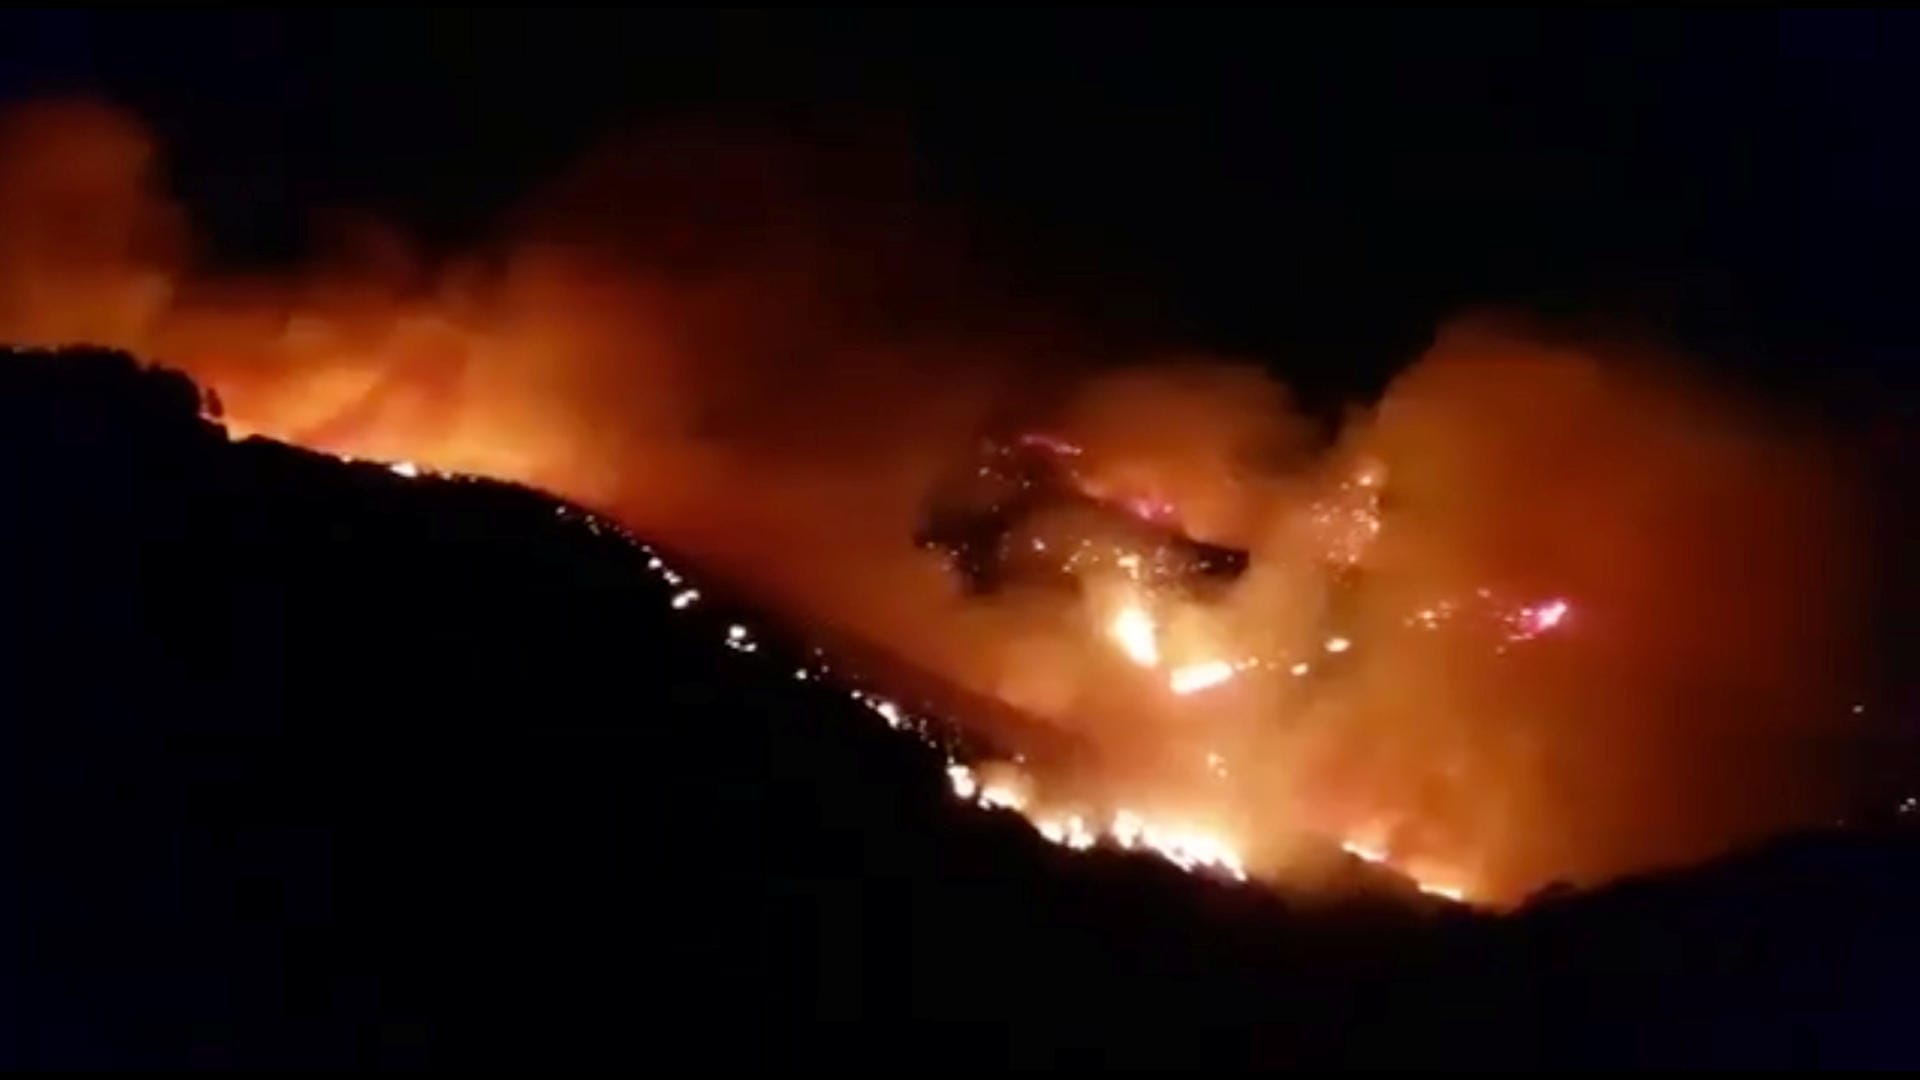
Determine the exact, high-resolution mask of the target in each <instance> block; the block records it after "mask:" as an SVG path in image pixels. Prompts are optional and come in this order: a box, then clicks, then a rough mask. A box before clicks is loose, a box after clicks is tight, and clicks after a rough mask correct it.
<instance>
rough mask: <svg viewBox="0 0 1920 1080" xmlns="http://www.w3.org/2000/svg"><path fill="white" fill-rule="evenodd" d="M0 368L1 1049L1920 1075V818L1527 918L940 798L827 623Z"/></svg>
mask: <svg viewBox="0 0 1920 1080" xmlns="http://www.w3.org/2000/svg"><path fill="white" fill-rule="evenodd" d="M199 408H200V402H199V400H198V398H197V395H196V393H195V391H194V389H193V388H192V386H191V385H189V384H187V383H186V382H184V380H180V379H178V378H177V377H172V376H167V375H163V374H156V373H151V372H141V371H139V370H137V369H136V368H135V367H134V365H133V364H132V362H131V361H128V360H126V359H124V358H119V357H114V356H110V355H94V354H90V355H78V356H76V355H67V356H59V357H55V356H50V355H45V354H16V355H10V356H7V357H5V358H4V361H3V362H0V412H3V413H4V414H5V415H4V416H3V417H0V484H3V485H4V489H5V498H6V504H7V506H8V509H9V514H8V518H7V526H6V528H5V529H4V530H0V537H3V539H0V543H4V544H5V545H6V551H5V552H4V556H5V557H4V558H0V575H3V580H4V582H5V597H6V602H5V604H4V605H0V613H3V614H0V620H3V621H0V626H4V630H5V648H4V649H0V657H4V659H0V664H3V665H4V670H0V694H4V695H5V703H4V710H3V711H0V715H4V717H5V731H6V738H7V745H6V753H5V760H6V763H7V766H6V767H7V768H8V769H9V770H10V772H9V775H8V778H7V779H8V789H9V793H10V796H11V799H10V803H9V807H10V810H11V813H10V814H9V817H8V828H7V829H6V831H5V834H4V835H5V836H6V841H7V854H8V856H9V858H8V870H9V873H10V878H11V880H10V881H9V883H8V884H9V889H8V892H9V894H10V897H11V900H10V902H11V903H12V904H13V905H14V913H13V914H14V917H15V918H14V922H15V925H16V926H17V928H18V933H17V934H16V936H14V937H13V938H12V939H11V940H10V941H9V942H8V944H9V946H10V951H9V956H8V958H7V963H5V964H4V965H0V972H4V975H0V978H4V980H5V983H4V985H5V997H6V1000H7V1002H8V1018H7V1023H6V1027H5V1030H4V1032H0V1035H3V1036H4V1050H5V1056H6V1059H7V1060H8V1061H9V1062H10V1063H22V1064H32V1063H39V1064H60V1065H75V1064H216V1063H244V1064H275V1063H280V1064H347V1063H363V1062H371V1063H401V1064H404V1063H446V1064H462V1063H466V1064H492V1063H499V1062H503V1061H514V1060H519V1061H525V1062H528V1063H532V1062H543V1063H544V1062H552V1061H555V1060H566V1059H575V1058H577V1059H582V1060H621V1061H629V1062H650V1061H655V1060H659V1059H661V1058H662V1057H663V1056H670V1055H674V1054H677V1053H679V1052H682V1051H686V1052H691V1053H695V1054H697V1055H699V1060H702V1061H706V1062H714V1061H722V1060H746V1061H781V1062H786V1061H792V1060H796V1059H805V1058H820V1059H833V1060H846V1059H868V1060H874V1059H879V1060H899V1061H924V1060H929V1059H931V1060H937V1061H940V1062H942V1063H948V1062H958V1061H970V1062H979V1063H999V1062H1006V1061H1026V1062H1032V1061H1046V1062H1057V1061H1095V1062H1098V1061H1108V1062H1139V1061H1164V1062H1206V1061H1216V1062H1223V1063H1224V1062H1245V1061H1253V1062H1262V1063H1297V1062H1308V1061H1315V1060H1323V1061H1333V1062H1346V1063H1389V1062H1395V1061H1435V1060H1449V1061H1463V1062H1464V1061H1483V1062H1494V1063H1520V1062H1527V1061H1533V1060H1539V1059H1556V1060H1575V1061H1582V1060H1624V1061H1645V1060H1673V1059H1680V1060H1709V1061H1721V1060H1728V1059H1735V1058H1738V1059H1752V1060H1759V1061H1768V1062H1775V1061H1782V1060H1819V1061H1843V1060H1856V1061H1870V1062H1886V1061H1908V1062H1911V1061H1913V1060H1915V1059H1916V1057H1920V1053H1916V1048H1915V1044H1914V1042H1913V1041H1912V1040H1911V1037H1910V1036H1909V1035H1908V1034H1907V1032H1905V1031H1904V1030H1903V1029H1902V1028H1901V1026H1900V1025H1901V1023H1902V1011H1901V1010H1900V1008H1899V1003H1900V1002H1901V1001H1902V1000H1904V998H1903V992H1902V989H1901V988H1902V986H1903V984H1904V983H1905V981H1906V977H1907V973H1908V972H1909V971H1911V970H1912V969H1913V962H1914V961H1915V960H1916V959H1920V943H1917V941H1916V931H1914V930H1913V929H1912V928H1911V926H1910V923H1909V920H1908V917H1907V912H1910V911H1911V910H1912V909H1913V903H1914V901H1915V900H1920V868H1917V867H1920V859H1917V858H1916V849H1915V845H1914V844H1913V842H1912V841H1911V839H1910V838H1902V837H1901V836H1899V835H1897V834H1887V835H1883V836H1875V837H1854V838H1830V839H1814V840H1809V841H1805V842H1802V843H1800V844H1798V845H1792V846H1788V847H1786V848H1783V849H1782V850H1780V851H1777V852H1772V853H1762V854H1758V855H1755V856H1753V857H1751V858H1748V859H1745V860H1739V861H1734V862H1731V863H1728V864H1726V865H1724V866H1721V867H1717V868H1710V869H1707V870H1703V871H1700V872H1698V873H1696V874H1692V875H1685V876H1681V877H1678V878H1675V879H1672V880H1668V881H1661V882H1648V883H1642V884H1639V885H1633V886H1627V887H1623V888H1620V889H1618V890H1614V891H1612V892H1610V893H1607V894H1602V895H1598V896H1593V897H1582V898H1572V899H1561V900H1557V901H1554V902H1551V903H1544V904H1542V905H1540V906H1539V907H1537V908H1536V909H1535V910H1531V911H1529V912H1526V913H1523V914H1522V915H1520V916H1517V917H1514V918H1510V919H1502V920H1496V919H1489V918H1481V917H1476V916H1473V915H1470V914H1468V913H1466V912H1464V911H1458V910H1452V911H1449V910H1446V909H1437V910H1436V909H1433V908H1427V909H1413V908H1408V907H1403V906H1401V905H1400V904H1399V903H1397V902H1394V901H1387V900H1382V901H1368V902H1361V901H1357V900H1356V901H1354V902H1352V903H1349V904H1345V905H1342V906H1340V907H1338V908H1335V909H1328V908H1325V907H1319V908H1314V909H1311V910H1307V909H1300V908H1290V907H1289V906H1287V905H1286V904H1283V903H1282V902H1281V901H1279V900H1277V899H1275V898H1273V897H1272V896H1270V895H1268V894H1266V893H1264V892H1262V891H1261V890H1258V889H1255V888H1242V887H1233V886H1230V885H1227V884H1224V883H1217V882H1209V881H1205V880H1201V879H1195V878H1191V877H1187V876H1185V875H1182V874H1180V873H1178V872H1177V871H1175V870H1173V869H1172V868H1170V867H1167V866H1165V865H1162V864H1158V863H1154V862H1152V861H1150V860H1147V859H1143V858H1135V857H1125V858H1123V857H1120V856H1117V855H1106V854H1099V853H1095V854H1093V855H1091V856H1074V855H1069V854H1067V853H1064V852H1061V851H1059V850H1057V849H1054V848H1050V847H1048V846H1047V845H1045V844H1043V843H1041V842H1040V841H1039V840H1038V839H1037V838H1035V837H1034V835H1033V834H1032V833H1031V832H1030V831H1029V830H1028V829H1027V828H1026V827H1025V826H1024V824H1021V823H1019V822H1018V821H1017V820H1015V819H1013V818H1011V817H1009V816H1007V815H993V814H983V813H979V812H976V811H973V810H971V809H966V808H962V807H960V806H958V805H957V804H956V803H954V802H953V801H952V800H951V799H950V798H949V797H948V795H947V793H946V791H945V787H944V784H943V781H942V778H941V776H940V771H939V768H938V766H939V764H940V760H939V758H938V756H937V755H936V754H935V753H934V751H933V750H932V749H931V748H929V747H928V746H926V745H925V744H924V743H922V742H920V741H916V740H914V739H912V738H908V737H903V736H901V735H899V734H896V733H894V732H890V731H887V730H886V729H885V727H884V726H882V725H881V724H879V723H878V722H877V721H876V720H875V718H874V717H873V716H872V715H871V714H869V713H868V712H866V711H865V710H863V709H860V708H858V707H857V706H855V705H854V704H852V703H851V702H850V701H849V699H848V696H847V691H846V688H845V687H844V686H841V685H836V684H834V683H832V682H831V681H822V680H817V679H809V680H798V679H795V678H794V677H793V670H794V668H795V667H796V665H797V664H799V663H802V662H805V661H806V659H807V657H809V656H810V655H811V653H810V649H809V647H808V644H807V643H800V642H792V641H783V640H781V639H780V638H779V637H778V635H777V634H774V633H771V632H766V633H759V632H758V631H756V633H757V636H756V643H757V645H758V646H759V647H758V648H757V649H756V650H755V651H754V652H753V653H750V654H743V653H742V652H740V651H739V650H736V649H730V648H727V647H726V645H725V641H726V639H727V630H728V628H729V626H730V625H732V624H733V623H734V622H735V621H743V622H750V621H751V620H750V617H749V616H747V615H745V614H744V613H742V612H739V611H736V610H731V609H729V608H728V606H727V605H726V604H725V603H724V602H723V601H722V600H721V599H720V598H718V597H715V596H708V597H706V598H705V599H703V601H702V602H701V603H699V604H697V605H694V606H692V607H690V608H688V609H686V610H677V609H675V608H674V607H673V606H672V605H671V604H670V603H669V598H670V596H671V595H672V593H673V588H672V587H671V586H670V585H668V584H667V583H664V582H662V581H661V580H660V579H659V578H658V577H657V576H656V575H652V574H649V573H647V572H646V571H645V567H644V558H643V553H642V552H641V551H639V550H638V549H636V548H635V547H634V546H633V545H632V544H631V543H629V542H628V541H627V540H626V539H624V538H623V537H621V536H620V535H618V534H617V532H615V531H613V530H610V529H608V528H607V527H605V526H604V525H602V524H600V523H598V522H595V521H593V520H592V519H591V518H589V517H585V516H583V515H580V514H578V513H574V512H571V511H569V510H567V509H566V508H564V507H559V506H558V505H557V504H555V503H553V502H551V501H549V500H547V499H544V498H542V497H540V496H538V495H536V494H534V493H531V492H527V491H523V490H519V489H513V488H508V487H503V486H500V485H494V484H487V483H478V482H468V481H462V480H454V479H440V478H421V479H409V478H405V477H402V476H397V475H395V474H394V473H392V472H390V471H389V470H388V469H386V468H384V467H382V466H380V465H377V464H349V463H342V462H338V461H335V460H332V459H329V458H325V457H320V456H315V455H311V454H307V453H304V452H300V451H295V450H290V449H288V448H285V447H281V446H278V445H274V444H269V443H262V442H247V443H240V444H234V443H229V442H228V441H227V440H226V438H225V436H224V433H222V432H221V431H220V430H219V429H218V428H217V427H216V426H214V425H211V424H209V423H207V422H205V421H202V420H201V419H199V417H198V412H199Z"/></svg>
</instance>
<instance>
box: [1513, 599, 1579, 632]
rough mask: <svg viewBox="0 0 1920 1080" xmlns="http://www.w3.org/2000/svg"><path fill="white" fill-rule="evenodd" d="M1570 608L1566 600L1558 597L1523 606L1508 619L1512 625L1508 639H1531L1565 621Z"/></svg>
mask: <svg viewBox="0 0 1920 1080" xmlns="http://www.w3.org/2000/svg"><path fill="white" fill-rule="evenodd" d="M1570 610H1571V608H1570V606H1569V605H1568V603H1567V602H1566V601H1565V600H1558V599H1555V600H1548V601H1546V602H1545V603H1542V604H1532V605H1528V606H1526V607H1523V608H1521V609H1520V610H1518V611H1516V612H1514V613H1513V615H1512V616H1511V617H1510V618H1508V620H1507V623H1508V625H1509V626H1511V627H1512V631H1511V632H1510V633H1509V634H1508V635H1507V637H1508V640H1511V641H1531V640H1533V639H1534V638H1536V637H1539V636H1540V635H1541V634H1544V633H1546V632H1547V631H1549V630H1552V629H1555V628H1556V627H1558V626H1560V625H1561V624H1562V623H1564V622H1565V621H1566V618H1567V613H1568V612H1569V611H1570Z"/></svg>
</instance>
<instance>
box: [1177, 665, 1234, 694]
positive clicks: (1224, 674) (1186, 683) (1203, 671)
mask: <svg viewBox="0 0 1920 1080" xmlns="http://www.w3.org/2000/svg"><path fill="white" fill-rule="evenodd" d="M1231 678H1233V665H1232V664H1229V663H1227V662H1226V661H1225V660H1208V661H1205V662H1203V663H1198V664H1187V665H1186V666H1184V667H1177V668H1174V669H1173V672H1172V673H1171V674H1170V675H1168V676H1167V686H1168V687H1169V688H1170V689H1172V691H1173V692H1174V693H1176V694H1197V693H1199V692H1200V691H1202V690H1207V689H1211V688H1212V687H1215V686H1219V685H1220V684H1221V683H1224V682H1226V681H1227V680H1228V679H1231Z"/></svg>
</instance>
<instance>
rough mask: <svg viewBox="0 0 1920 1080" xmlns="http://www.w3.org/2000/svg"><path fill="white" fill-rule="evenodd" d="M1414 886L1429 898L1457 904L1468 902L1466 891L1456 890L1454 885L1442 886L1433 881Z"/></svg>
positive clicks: (1419, 882) (1417, 883)
mask: <svg viewBox="0 0 1920 1080" xmlns="http://www.w3.org/2000/svg"><path fill="white" fill-rule="evenodd" d="M1413 886H1414V888H1416V889H1419V890H1420V891H1421V892H1423V893H1426V894H1427V895H1428V896H1437V897H1439V898H1440V899H1442V900H1451V901H1453V902H1454V903H1456V904H1464V903H1466V902H1467V893H1466V890H1464V889H1460V888H1456V887H1454V886H1452V885H1440V884H1436V883H1434V882H1431V881H1416V882H1414V883H1413Z"/></svg>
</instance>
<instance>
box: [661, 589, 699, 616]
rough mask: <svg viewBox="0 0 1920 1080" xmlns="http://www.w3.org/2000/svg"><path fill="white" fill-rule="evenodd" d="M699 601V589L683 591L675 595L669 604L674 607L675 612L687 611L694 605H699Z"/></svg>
mask: <svg viewBox="0 0 1920 1080" xmlns="http://www.w3.org/2000/svg"><path fill="white" fill-rule="evenodd" d="M699 601H700V590H699V589H683V590H681V591H680V592H677V593H674V594H673V599H672V600H670V601H668V603H669V604H671V605H672V607H673V610H675V611H685V610H686V609H688V608H690V607H692V606H693V605H694V604H696V603H699Z"/></svg>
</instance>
